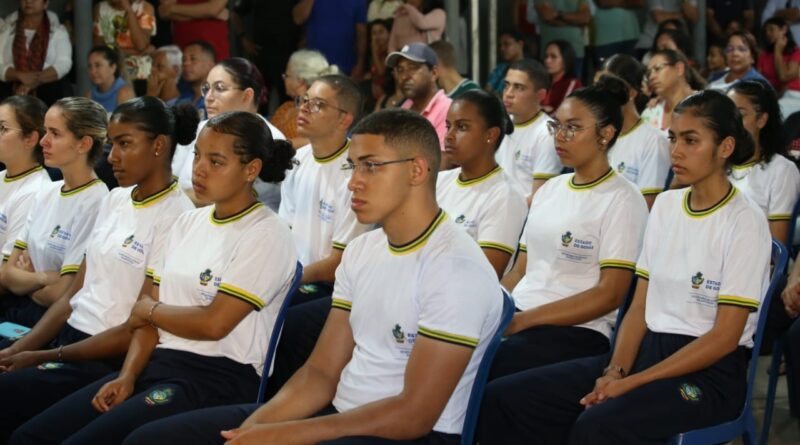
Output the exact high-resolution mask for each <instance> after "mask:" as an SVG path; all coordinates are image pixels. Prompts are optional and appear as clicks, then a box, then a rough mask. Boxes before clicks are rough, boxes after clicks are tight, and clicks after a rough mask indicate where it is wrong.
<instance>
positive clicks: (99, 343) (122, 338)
mask: <svg viewBox="0 0 800 445" xmlns="http://www.w3.org/2000/svg"><path fill="white" fill-rule="evenodd" d="M131 338H132V333H131V331H130V329H128V328H127V326H125V325H124V324H123V325H119V326H114V327H113V328H111V329H107V330H105V331H103V332H100V333H99V334H95V335H92V336H91V337H88V338H86V339H83V340H81V341H79V342H76V343H72V344H70V345H68V346H65V347H64V348H63V349H62V351H61V355H62V360H63V361H67V362H79V361H88V360H105V359H108V358H113V357H120V356H123V355H125V352H126V351H127V350H128V346H129V345H130V344H131ZM49 352H51V353H53V352H55V353H57V352H58V350H57V349H53V350H51V351H49Z"/></svg>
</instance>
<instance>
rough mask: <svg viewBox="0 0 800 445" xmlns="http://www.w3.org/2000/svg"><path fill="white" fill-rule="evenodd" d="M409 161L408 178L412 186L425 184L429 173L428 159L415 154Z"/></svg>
mask: <svg viewBox="0 0 800 445" xmlns="http://www.w3.org/2000/svg"><path fill="white" fill-rule="evenodd" d="M410 162H411V178H409V181H410V184H411V185H412V186H419V185H423V184H426V183H427V182H428V178H429V177H430V174H431V165H430V164H429V163H428V160H427V159H425V158H424V157H422V156H417V157H415V158H414V160H413V161H410Z"/></svg>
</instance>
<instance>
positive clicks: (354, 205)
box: [350, 198, 367, 211]
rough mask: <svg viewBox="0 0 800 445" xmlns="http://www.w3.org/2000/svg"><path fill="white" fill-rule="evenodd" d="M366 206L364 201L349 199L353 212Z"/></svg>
mask: <svg viewBox="0 0 800 445" xmlns="http://www.w3.org/2000/svg"><path fill="white" fill-rule="evenodd" d="M366 204H367V202H366V201H364V200H363V199H358V198H351V199H350V208H351V209H353V211H358V210H360V209H361V208H363V207H364V206H365V205H366Z"/></svg>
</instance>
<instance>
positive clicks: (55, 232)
mask: <svg viewBox="0 0 800 445" xmlns="http://www.w3.org/2000/svg"><path fill="white" fill-rule="evenodd" d="M59 230H61V226H60V225H56V226H55V227H53V231H52V232H50V238H53V237H54V236H56V235H58V231H59Z"/></svg>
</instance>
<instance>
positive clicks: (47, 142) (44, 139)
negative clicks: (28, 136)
mask: <svg viewBox="0 0 800 445" xmlns="http://www.w3.org/2000/svg"><path fill="white" fill-rule="evenodd" d="M39 145H41V146H42V147H46V146H49V145H50V133H45V134H44V136H42V139H41V140H40V141H39Z"/></svg>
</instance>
